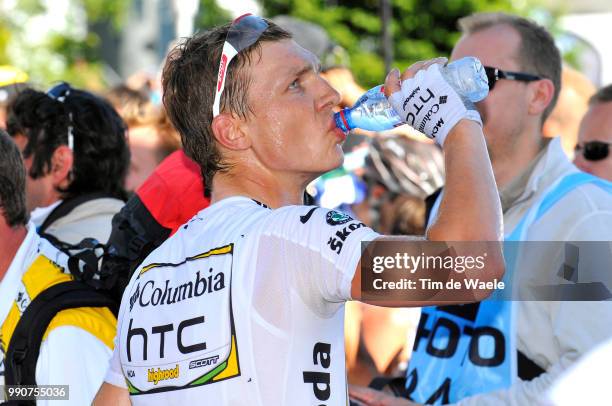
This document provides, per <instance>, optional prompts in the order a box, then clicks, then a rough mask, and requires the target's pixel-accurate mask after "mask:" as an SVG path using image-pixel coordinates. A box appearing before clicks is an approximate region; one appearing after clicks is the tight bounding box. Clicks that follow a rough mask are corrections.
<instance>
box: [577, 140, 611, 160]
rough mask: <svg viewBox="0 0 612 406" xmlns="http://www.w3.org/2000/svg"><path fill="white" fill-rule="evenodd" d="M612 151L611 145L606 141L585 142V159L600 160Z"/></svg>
mask: <svg viewBox="0 0 612 406" xmlns="http://www.w3.org/2000/svg"><path fill="white" fill-rule="evenodd" d="M609 153H610V145H609V144H606V143H605V142H599V141H593V142H587V143H585V144H584V152H583V155H584V159H586V160H588V161H599V160H601V159H605V158H606V157H607V156H608V154H609Z"/></svg>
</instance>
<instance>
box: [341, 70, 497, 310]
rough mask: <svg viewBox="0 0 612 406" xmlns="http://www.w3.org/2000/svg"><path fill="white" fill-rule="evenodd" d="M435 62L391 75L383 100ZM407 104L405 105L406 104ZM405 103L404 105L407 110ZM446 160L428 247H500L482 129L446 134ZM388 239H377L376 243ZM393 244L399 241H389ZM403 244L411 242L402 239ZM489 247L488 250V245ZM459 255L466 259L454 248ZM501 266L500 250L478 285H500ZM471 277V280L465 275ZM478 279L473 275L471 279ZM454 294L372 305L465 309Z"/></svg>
mask: <svg viewBox="0 0 612 406" xmlns="http://www.w3.org/2000/svg"><path fill="white" fill-rule="evenodd" d="M438 62H440V61H439V60H432V61H428V62H423V63H416V64H414V65H413V66H411V67H410V68H408V69H407V70H406V71H405V72H404V73H403V74H402V76H401V78H399V77H398V72H394V71H392V72H390V73H389V75H387V79H386V80H385V94H386V95H387V97H389V96H391V95H393V94H396V93H397V92H400V91H401V90H400V89H401V83H402V81H405V80H407V79H409V78H412V77H414V76H415V75H416V73H417V72H418V71H419V70H423V69H427V68H428V67H429V66H430V65H432V64H433V63H438ZM408 100H409V99H407V101H408ZM405 104H406V103H404V105H405ZM444 160H445V166H446V186H445V193H444V197H443V199H442V202H441V204H440V209H439V211H438V215H437V217H436V218H435V220H434V222H433V224H432V225H431V227H430V228H429V229H428V231H427V235H426V238H427V239H428V240H430V241H448V242H450V244H449V245H450V246H451V247H452V246H453V244H452V242H457V241H483V242H484V241H501V240H502V238H503V223H502V211H501V203H500V200H499V195H498V192H497V186H496V184H495V178H494V176H493V169H492V167H491V162H490V159H489V155H488V152H487V148H486V143H485V140H484V135H483V133H482V128H481V125H480V124H479V123H477V122H475V121H472V120H468V119H460V120H459V121H458V122H457V123H456V124H455V125H454V126H453V127H452V128H451V129H450V131H449V132H448V134H447V136H446V139H445V141H444ZM386 239H389V237H382V238H380V239H377V240H376V241H377V243H378V242H380V241H385V240H386ZM393 240H395V241H397V240H398V239H397V238H393ZM404 240H405V241H406V243H408V242H409V241H411V240H414V237H412V238H411V237H407V238H405V239H404ZM489 247H491V246H490V245H489ZM457 248H458V251H459V253H460V254H461V255H465V254H469V253H466V252H465V249H462V247H460V246H458V247H457ZM503 273H504V262H503V256H502V252H501V244H499V245H498V246H496V247H495V248H494V249H492V250H489V251H488V252H487V266H486V269H485V270H484V271H483V272H481V274H480V275H477V276H478V277H479V278H480V280H482V281H491V280H494V279H501V278H502V276H503ZM464 276H465V277H470V275H464ZM473 276H474V277H476V275H473ZM490 292H491V290H489V291H483V290H478V291H475V292H474V293H475V295H474V300H482V299H484V298H486V297H487V296H488V294H490ZM351 293H352V297H353V299H357V300H360V299H361V262H360V263H359V264H358V265H357V269H356V271H355V277H354V278H353V281H352V286H351ZM453 296H455V297H456V295H454V294H453V292H448V293H446V294H444V292H440V295H437V296H436V297H435V298H434V299H431V300H427V301H418V300H417V301H411V300H409V298H407V300H406V301H394V302H385V303H381V302H372V304H378V305H385V306H426V305H436V304H453V303H465V302H466V300H460V299H455V300H453Z"/></svg>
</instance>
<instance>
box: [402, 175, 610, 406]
mask: <svg viewBox="0 0 612 406" xmlns="http://www.w3.org/2000/svg"><path fill="white" fill-rule="evenodd" d="M587 183H591V184H594V185H596V186H598V187H600V188H602V189H603V190H605V191H607V192H608V193H610V194H612V183H611V182H608V181H605V180H603V179H600V178H596V177H594V176H592V175H588V174H586V173H574V174H570V175H567V176H565V177H563V178H561V179H560V180H559V181H557V182H556V183H555V184H553V185H552V186H551V187H550V188H549V189H548V190H547V191H546V192H545V193H544V194H543V197H542V198H541V199H540V200H539V201H538V202H536V204H534V205H533V206H532V207H531V209H530V210H528V212H527V214H526V215H525V216H524V217H523V218H522V219H521V221H520V222H519V223H518V225H517V226H516V227H515V228H514V230H512V232H511V233H509V234H508V235H506V237H505V240H506V241H524V240H525V238H526V235H527V232H528V230H529V228H530V227H531V225H532V224H534V223H535V222H537V221H538V220H539V219H540V218H542V216H543V215H544V214H545V213H546V212H547V211H548V210H549V209H550V208H551V207H553V206H554V205H555V204H556V203H557V202H558V201H559V200H561V199H562V198H563V197H564V196H565V195H566V194H567V193H569V192H571V191H572V190H574V189H575V188H577V187H579V186H581V185H584V184H587ZM434 207H435V206H434ZM513 250H516V244H505V246H504V257H505V259H506V273H505V275H504V282H505V283H506V286H510V287H511V286H512V284H511V281H512V275H513V269H514V264H515V263H516V256H517V255H516V251H514V252H513ZM496 293H499V292H494V293H493V295H492V296H491V297H490V298H489V299H487V300H484V301H482V302H480V303H475V304H468V305H457V306H435V307H434V306H432V307H425V308H423V309H422V313H421V319H420V321H419V327H418V330H417V335H416V339H415V343H414V350H413V353H412V358H411V360H410V364H409V365H408V370H407V380H406V388H407V390H408V392H409V396H410V398H411V399H412V400H414V401H416V402H419V403H427V404H445V403H453V402H457V401H459V400H461V399H463V398H466V397H469V396H473V395H476V394H479V393H485V392H493V391H496V390H501V389H506V388H509V387H510V386H512V384H513V383H514V382H515V380H516V379H517V376H518V374H517V360H516V357H517V351H516V334H515V333H516V327H515V313H516V309H515V306H514V302H512V301H508V300H499V298H496Z"/></svg>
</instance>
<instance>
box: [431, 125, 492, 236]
mask: <svg viewBox="0 0 612 406" xmlns="http://www.w3.org/2000/svg"><path fill="white" fill-rule="evenodd" d="M444 157H445V165H446V185H445V191H444V197H443V199H442V202H441V204H440V209H439V211H438V216H437V218H436V219H435V222H434V223H433V224H432V226H431V227H430V228H429V230H428V232H427V237H428V239H430V240H434V241H442V240H445V241H499V240H501V239H502V236H503V226H502V212H501V204H500V200H499V194H498V192H497V187H496V184H495V178H494V176H493V170H492V168H491V162H490V160H489V155H488V153H487V147H486V143H485V140H484V136H483V134H482V129H481V128H480V125H478V124H477V123H476V122H473V121H469V120H461V121H460V122H459V123H457V125H456V126H455V127H454V128H453V129H452V130H451V132H450V133H449V135H448V137H447V139H446V142H445V144H444Z"/></svg>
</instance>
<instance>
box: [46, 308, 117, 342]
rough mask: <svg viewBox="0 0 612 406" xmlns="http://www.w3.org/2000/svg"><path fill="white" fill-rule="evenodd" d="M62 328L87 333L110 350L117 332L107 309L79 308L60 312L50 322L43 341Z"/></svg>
mask: <svg viewBox="0 0 612 406" xmlns="http://www.w3.org/2000/svg"><path fill="white" fill-rule="evenodd" d="M62 326H73V327H77V328H80V329H82V330H85V331H87V332H89V333H90V334H91V335H93V336H94V337H96V338H97V339H98V340H100V341H102V342H103V343H104V345H106V346H107V347H108V348H110V349H111V350H112V349H113V348H114V345H113V339H114V338H115V333H116V331H117V319H116V318H115V316H114V315H113V313H112V312H111V311H110V310H108V308H107V307H79V308H76V309H66V310H62V311H61V312H59V313H58V314H57V316H55V317H54V318H53V320H51V323H49V327H47V331H45V335H44V336H43V341H44V340H46V339H47V336H48V335H49V333H50V332H51V331H52V330H54V329H56V328H58V327H62Z"/></svg>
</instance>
